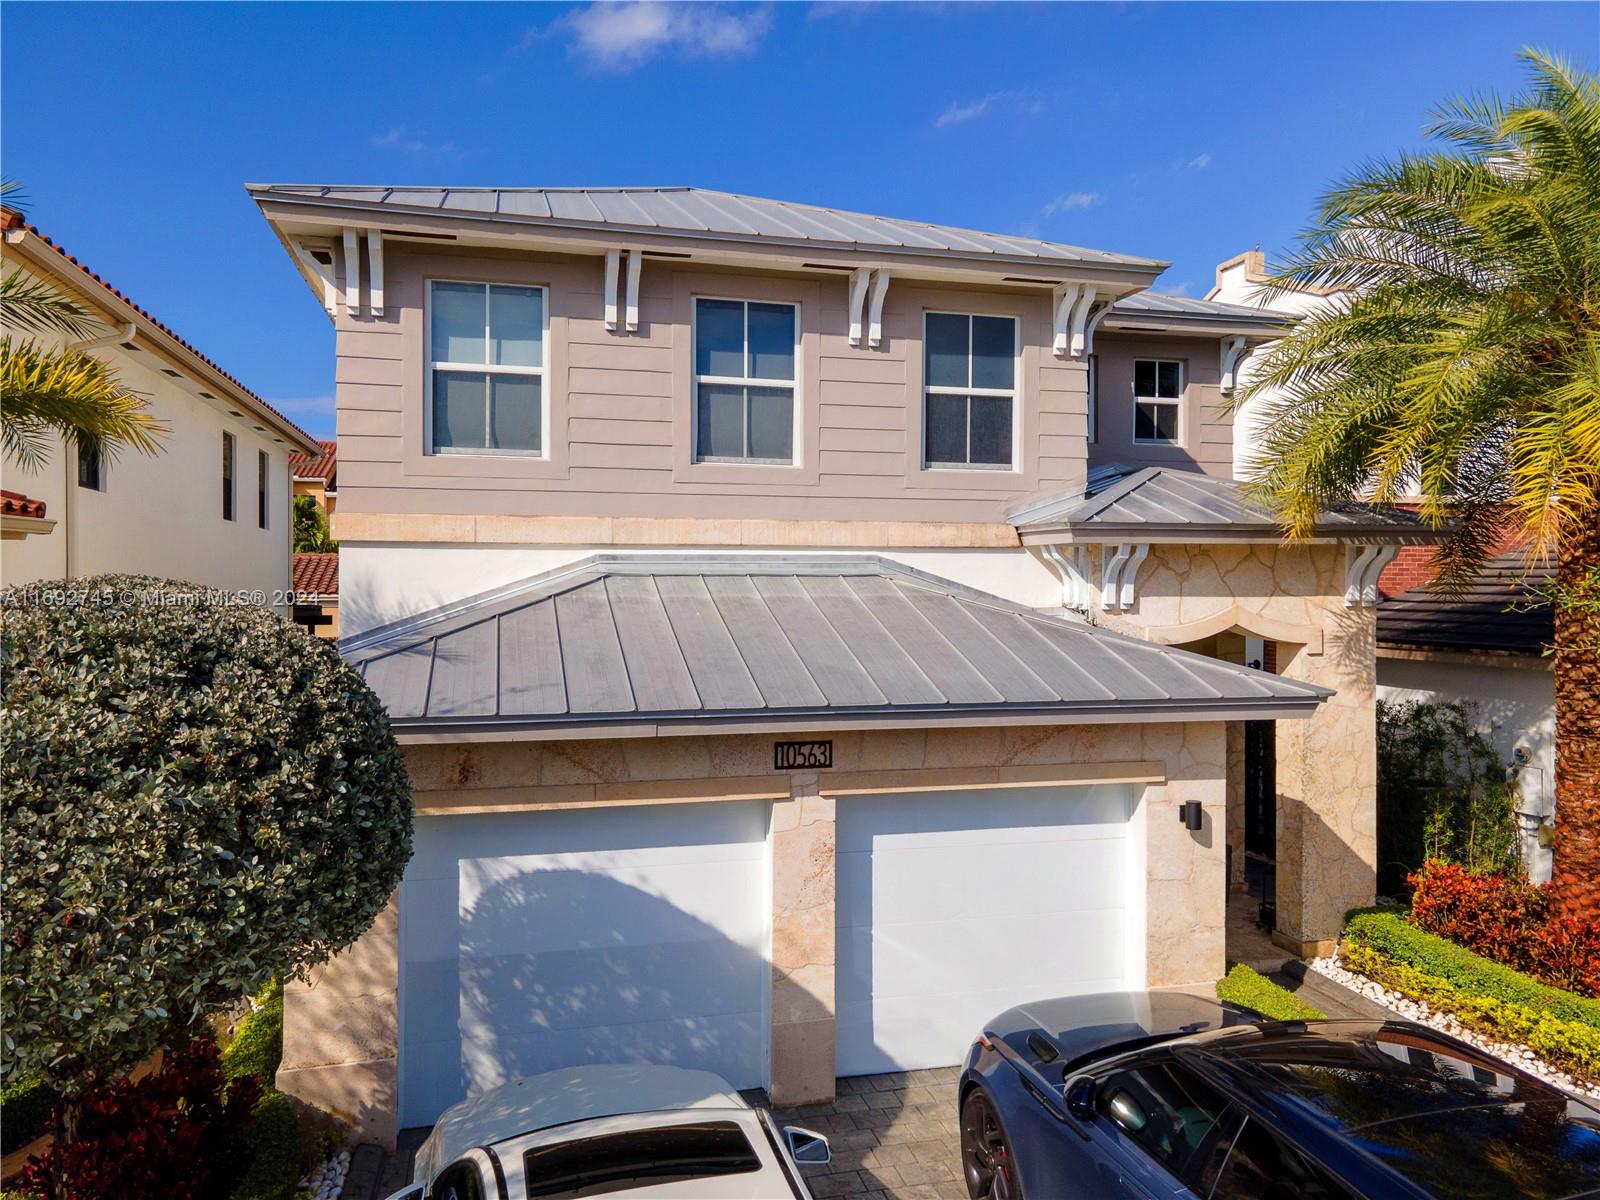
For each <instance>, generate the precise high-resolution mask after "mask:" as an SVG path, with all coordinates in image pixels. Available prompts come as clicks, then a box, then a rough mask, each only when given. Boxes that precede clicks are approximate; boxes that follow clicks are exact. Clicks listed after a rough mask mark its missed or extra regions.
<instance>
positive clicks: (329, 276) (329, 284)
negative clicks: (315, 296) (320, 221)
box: [294, 242, 338, 316]
mask: <svg viewBox="0 0 1600 1200" xmlns="http://www.w3.org/2000/svg"><path fill="white" fill-rule="evenodd" d="M294 253H295V257H296V258H298V259H299V260H300V265H301V266H303V267H305V269H306V270H308V271H310V272H311V273H312V274H313V275H315V276H316V277H317V278H318V279H319V280H321V281H322V307H323V308H325V309H326V310H327V311H328V315H329V316H332V315H333V313H334V310H335V308H336V307H337V304H336V303H335V295H336V293H337V291H338V284H337V283H336V282H335V281H334V275H333V267H332V266H330V265H329V264H328V263H325V262H319V261H318V260H317V258H316V256H315V255H313V254H312V253H311V251H310V250H308V249H306V247H305V246H304V245H302V244H301V243H299V242H295V243H294Z"/></svg>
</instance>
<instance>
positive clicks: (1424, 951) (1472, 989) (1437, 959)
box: [1340, 912, 1600, 1030]
mask: <svg viewBox="0 0 1600 1200" xmlns="http://www.w3.org/2000/svg"><path fill="white" fill-rule="evenodd" d="M1363 949H1364V950H1370V951H1372V952H1373V953H1375V954H1378V955H1381V956H1382V957H1383V958H1384V959H1386V960H1388V961H1390V962H1393V963H1397V964H1400V965H1402V966H1406V967H1411V968H1414V969H1415V970H1416V971H1418V972H1420V973H1421V974H1423V975H1427V976H1429V977H1431V978H1433V979H1436V980H1439V981H1441V982H1443V983H1445V984H1447V985H1448V986H1449V987H1451V988H1453V989H1454V990H1456V991H1457V992H1460V993H1462V994H1463V995H1466V996H1474V997H1485V998H1488V999H1492V1000H1498V1001H1500V1002H1501V1003H1502V1004H1513V1005H1518V1006H1520V1007H1523V1008H1527V1009H1530V1010H1531V1011H1533V1012H1535V1013H1545V1014H1548V1015H1549V1016H1551V1017H1552V1018H1554V1019H1555V1020H1557V1021H1561V1022H1564V1023H1567V1024H1571V1025H1584V1026H1587V1027H1589V1028H1590V1029H1594V1030H1600V1000H1595V999H1592V998H1590V997H1588V996H1579V995H1577V994H1575V993H1573V992H1569V991H1565V990H1563V989H1561V988H1556V987H1551V986H1550V985H1549V984H1545V983H1540V982H1539V981H1538V980H1536V979H1532V978H1529V977H1528V976H1527V975H1524V974H1522V972H1520V971H1515V970H1513V969H1512V968H1510V967H1507V966H1504V965H1502V964H1501V963H1497V962H1493V961H1491V960H1489V959H1487V958H1485V957H1484V956H1483V955H1481V954H1475V953H1473V952H1472V951H1471V950H1468V949H1466V948H1465V947H1464V946H1458V945H1456V944H1455V943H1454V942H1451V941H1447V940H1446V939H1444V938H1442V937H1440V936H1438V935H1437V934H1433V933H1428V932H1427V931H1425V930H1422V929H1418V928H1417V927H1416V926H1414V925H1411V924H1409V923H1408V922H1407V921H1406V920H1405V918H1404V917H1402V916H1401V915H1400V914H1398V913H1395V912H1363V913H1358V914H1356V915H1355V916H1353V917H1351V918H1350V922H1349V924H1347V925H1346V926H1345V930H1344V939H1343V942H1342V943H1341V945H1340V954H1341V956H1343V957H1348V956H1349V955H1350V954H1351V952H1352V951H1355V950H1363ZM1352 969H1356V970H1359V969H1360V968H1352Z"/></svg>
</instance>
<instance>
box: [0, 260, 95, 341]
mask: <svg viewBox="0 0 1600 1200" xmlns="http://www.w3.org/2000/svg"><path fill="white" fill-rule="evenodd" d="M0 327H4V328H5V329H6V330H7V331H11V330H14V329H15V330H23V331H26V332H28V333H43V332H44V331H46V330H51V329H53V330H57V331H58V332H61V333H64V334H66V335H67V336H68V337H75V338H81V337H87V336H88V335H89V334H90V332H91V331H92V330H93V329H94V322H93V321H91V320H90V318H89V314H88V313H87V312H86V311H84V309H83V306H82V305H80V304H78V302H77V301H75V300H73V299H72V298H71V297H70V296H64V295H62V294H61V293H60V292H58V291H56V290H55V288H53V287H51V286H50V285H49V284H47V283H46V282H45V281H44V280H42V279H36V278H35V277H34V276H32V275H29V274H27V272H25V271H22V270H20V269H18V270H15V271H12V272H11V274H9V275H7V276H6V277H5V278H4V279H0Z"/></svg>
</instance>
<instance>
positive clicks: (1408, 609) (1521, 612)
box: [1378, 550, 1555, 654]
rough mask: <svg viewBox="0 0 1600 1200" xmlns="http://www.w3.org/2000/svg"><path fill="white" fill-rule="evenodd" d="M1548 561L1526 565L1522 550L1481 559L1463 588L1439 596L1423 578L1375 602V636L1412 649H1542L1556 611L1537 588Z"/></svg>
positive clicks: (1552, 628)
mask: <svg viewBox="0 0 1600 1200" xmlns="http://www.w3.org/2000/svg"><path fill="white" fill-rule="evenodd" d="M1553 575H1554V570H1553V569H1552V568H1551V567H1549V566H1543V565H1535V566H1533V567H1531V568H1530V567H1527V566H1526V565H1525V563H1524V556H1523V552H1522V551H1521V550H1513V551H1510V552H1508V553H1505V554H1498V555H1496V556H1495V557H1494V558H1491V559H1490V560H1489V561H1488V562H1486V563H1484V565H1483V569H1482V570H1481V571H1479V572H1478V574H1477V575H1476V576H1475V577H1474V578H1473V580H1472V582H1471V583H1470V584H1469V585H1468V587H1467V589H1466V591H1465V592H1463V593H1462V594H1461V595H1459V596H1442V595H1438V594H1436V593H1434V592H1431V591H1429V590H1428V587H1427V585H1426V584H1424V585H1423V586H1421V587H1414V588H1412V589H1411V590H1410V591H1408V592H1402V593H1400V595H1398V596H1391V597H1388V598H1387V599H1384V600H1382V601H1381V602H1379V604H1378V642H1379V643H1380V644H1381V645H1385V646H1398V647H1402V648H1406V649H1417V650H1423V649H1428V650H1462V651H1472V650H1499V651H1504V652H1508V653H1512V654H1541V653H1543V651H1544V648H1545V647H1546V646H1547V645H1549V644H1550V642H1551V641H1552V640H1553V639H1554V637H1555V614H1554V610H1553V609H1552V608H1551V605H1550V601H1549V599H1548V597H1546V596H1544V595H1542V594H1541V592H1540V589H1541V588H1542V587H1543V586H1545V585H1546V584H1548V583H1549V581H1550V579H1551V577H1552V576H1553Z"/></svg>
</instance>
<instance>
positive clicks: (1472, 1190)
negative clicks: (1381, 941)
mask: <svg viewBox="0 0 1600 1200" xmlns="http://www.w3.org/2000/svg"><path fill="white" fill-rule="evenodd" d="M1172 1049H1173V1051H1174V1053H1176V1054H1178V1055H1179V1056H1180V1057H1181V1058H1182V1059H1183V1060H1184V1061H1185V1062H1188V1063H1190V1064H1191V1065H1192V1066H1194V1067H1195V1068H1196V1069H1197V1070H1200V1071H1202V1072H1203V1073H1204V1074H1205V1075H1206V1076H1207V1078H1209V1079H1210V1080H1211V1082H1213V1083H1214V1084H1216V1085H1217V1086H1219V1087H1220V1088H1222V1089H1223V1090H1224V1091H1226V1092H1227V1093H1228V1094H1229V1095H1230V1096H1232V1097H1233V1098H1234V1099H1235V1100H1236V1101H1237V1102H1238V1103H1239V1105H1240V1107H1242V1108H1244V1109H1245V1110H1246V1111H1248V1112H1250V1113H1252V1114H1254V1115H1255V1116H1256V1117H1257V1118H1258V1119H1260V1120H1262V1121H1263V1123H1265V1124H1267V1125H1268V1126H1269V1127H1271V1128H1272V1129H1273V1130H1274V1131H1275V1132H1277V1133H1278V1134H1280V1135H1281V1136H1283V1137H1284V1138H1286V1139H1287V1140H1288V1141H1290V1142H1292V1143H1294V1144H1295V1145H1296V1146H1298V1147H1299V1148H1300V1149H1301V1150H1302V1151H1304V1152H1305V1153H1306V1154H1308V1155H1310V1156H1311V1157H1312V1158H1314V1159H1317V1160H1318V1161H1319V1162H1321V1163H1322V1164H1323V1165H1324V1166H1325V1167H1327V1168H1328V1169H1329V1170H1331V1171H1333V1172H1334V1173H1335V1174H1337V1175H1339V1176H1340V1177H1341V1178H1343V1179H1344V1180H1345V1181H1346V1182H1347V1183H1349V1184H1351V1185H1352V1186H1354V1187H1355V1188H1356V1189H1357V1190H1358V1191H1360V1192H1362V1194H1365V1195H1396V1196H1399V1195H1411V1196H1418V1197H1446V1196H1457V1195H1468V1196H1474V1195H1479V1194H1482V1195H1493V1196H1496V1197H1502V1196H1503V1197H1506V1198H1507V1200H1514V1198H1516V1197H1524V1196H1526V1197H1561V1196H1576V1195H1585V1194H1596V1193H1600V1109H1597V1108H1595V1107H1594V1106H1592V1105H1589V1104H1587V1103H1585V1102H1584V1101H1581V1100H1579V1099H1578V1098H1576V1097H1574V1096H1571V1095H1568V1094H1567V1093H1565V1092H1563V1091H1561V1090H1559V1089H1557V1088H1555V1087H1552V1086H1551V1085H1549V1084H1547V1083H1545V1082H1543V1081H1542V1080H1539V1079H1537V1078H1535V1077H1534V1076H1532V1075H1528V1074H1526V1073H1525V1072H1521V1071H1518V1070H1516V1069H1515V1068H1513V1067H1511V1066H1508V1065H1507V1064H1506V1063H1504V1062H1501V1061H1500V1060H1498V1059H1496V1058H1493V1057H1491V1056H1489V1055H1488V1054H1486V1053H1484V1052H1482V1051H1480V1050H1477V1049H1476V1048H1474V1047H1472V1046H1469V1045H1467V1044H1465V1043H1463V1042H1459V1041H1457V1040H1455V1039H1454V1038H1450V1037H1447V1036H1445V1035H1443V1034H1441V1033H1439V1032H1438V1031H1436V1030H1433V1029H1430V1028H1428V1027H1427V1026H1424V1025H1418V1024H1414V1023H1412V1022H1409V1021H1387V1022H1375V1021H1312V1022H1304V1023H1295V1024H1289V1025H1278V1024H1267V1025H1263V1026H1260V1027H1257V1028H1253V1029H1251V1028H1244V1029H1231V1030H1223V1031H1218V1032H1216V1033H1209V1034H1201V1035H1199V1036H1197V1037H1194V1038H1190V1039H1185V1040H1184V1041H1183V1042H1182V1043H1178V1044H1174V1046H1173V1047H1172ZM1535 1118H1537V1119H1535ZM1535 1128H1543V1129H1544V1130H1545V1131H1546V1133H1547V1138H1548V1140H1547V1143H1546V1144H1545V1145H1544V1146H1543V1147H1542V1148H1541V1147H1537V1146H1530V1143H1529V1138H1530V1135H1529V1133H1528V1131H1529V1130H1531V1129H1535ZM1552 1131H1553V1132H1552ZM1484 1188H1488V1189H1489V1190H1487V1191H1484V1190H1482V1189H1484Z"/></svg>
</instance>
